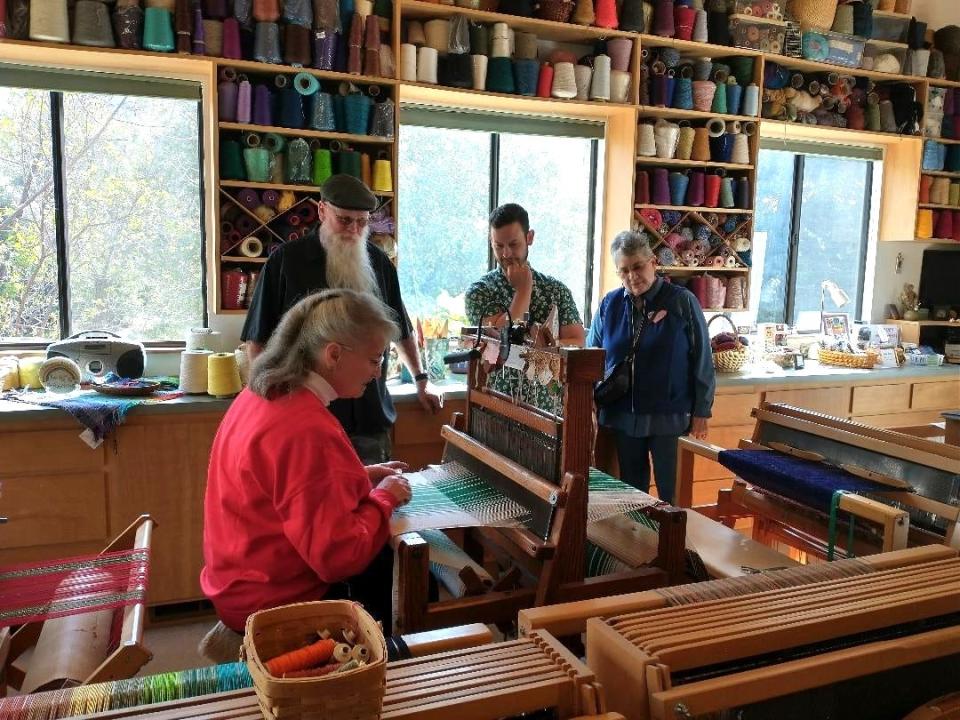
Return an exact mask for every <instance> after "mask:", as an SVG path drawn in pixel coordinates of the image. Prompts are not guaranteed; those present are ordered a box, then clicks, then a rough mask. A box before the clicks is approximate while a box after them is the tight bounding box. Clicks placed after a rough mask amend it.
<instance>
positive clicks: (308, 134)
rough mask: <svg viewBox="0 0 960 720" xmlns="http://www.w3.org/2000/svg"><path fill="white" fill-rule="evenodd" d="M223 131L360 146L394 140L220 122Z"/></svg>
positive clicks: (388, 143) (385, 143) (376, 136)
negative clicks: (313, 139)
mask: <svg viewBox="0 0 960 720" xmlns="http://www.w3.org/2000/svg"><path fill="white" fill-rule="evenodd" d="M218 126H219V128H220V129H221V130H235V131H237V132H254V133H273V134H274V135H283V136H284V137H302V138H317V139H319V140H339V141H341V142H345V143H357V144H360V145H392V144H393V142H394V139H393V138H387V137H381V136H379V135H353V134H351V133H339V132H327V131H325V130H297V129H296V128H285V127H277V126H275V125H253V124H251V123H237V122H220V123H218Z"/></svg>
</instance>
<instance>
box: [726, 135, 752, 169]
mask: <svg viewBox="0 0 960 720" xmlns="http://www.w3.org/2000/svg"><path fill="white" fill-rule="evenodd" d="M730 162H733V163H738V164H740V165H749V164H750V138H748V137H747V136H746V135H744V134H743V133H740V134H739V135H734V136H733V151H732V152H731V153H730Z"/></svg>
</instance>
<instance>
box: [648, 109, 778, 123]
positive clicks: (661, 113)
mask: <svg viewBox="0 0 960 720" xmlns="http://www.w3.org/2000/svg"><path fill="white" fill-rule="evenodd" d="M640 118H641V119H644V118H650V119H660V118H663V119H664V120H712V119H713V118H719V119H720V120H724V121H734V120H739V121H740V122H756V121H757V120H760V118H759V117H753V116H750V115H728V114H725V113H713V112H702V111H700V110H682V109H680V108H668V107H654V106H652V105H641V106H640Z"/></svg>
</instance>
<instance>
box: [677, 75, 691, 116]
mask: <svg viewBox="0 0 960 720" xmlns="http://www.w3.org/2000/svg"><path fill="white" fill-rule="evenodd" d="M674 83H675V84H674V90H673V107H675V108H677V109H679V110H693V109H694V106H693V80H691V79H690V78H688V77H680V78H676V79H675V80H674Z"/></svg>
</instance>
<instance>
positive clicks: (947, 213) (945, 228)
mask: <svg viewBox="0 0 960 720" xmlns="http://www.w3.org/2000/svg"><path fill="white" fill-rule="evenodd" d="M934 217H935V218H936V221H935V222H936V226H935V228H934V230H933V236H934V237H936V238H943V239H950V238H952V237H953V212H952V211H951V210H943V211H940V212H937V213H934Z"/></svg>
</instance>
